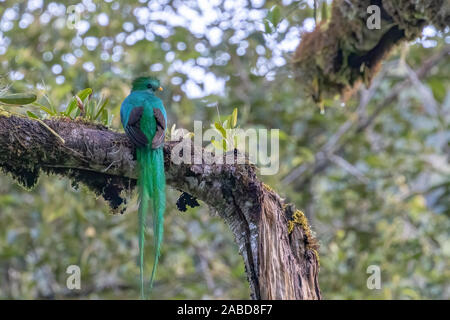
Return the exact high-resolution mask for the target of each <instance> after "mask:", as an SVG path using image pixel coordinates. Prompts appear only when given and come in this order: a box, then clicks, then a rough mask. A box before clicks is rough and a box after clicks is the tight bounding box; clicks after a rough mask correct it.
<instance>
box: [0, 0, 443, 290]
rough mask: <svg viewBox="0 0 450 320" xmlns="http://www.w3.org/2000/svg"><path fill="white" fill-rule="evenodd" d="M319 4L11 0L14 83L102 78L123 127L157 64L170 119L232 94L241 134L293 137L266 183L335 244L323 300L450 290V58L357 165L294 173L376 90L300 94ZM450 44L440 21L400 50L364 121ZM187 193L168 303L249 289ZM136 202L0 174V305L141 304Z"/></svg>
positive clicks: (42, 96)
mask: <svg viewBox="0 0 450 320" xmlns="http://www.w3.org/2000/svg"><path fill="white" fill-rule="evenodd" d="M72 5H74V7H73V6H72ZM274 5H277V7H275V8H274V7H273V6H274ZM312 7H313V4H312V1H291V0H283V1H264V0H259V1H245V0H241V1H231V0H226V1H222V0H214V1H206V0H205V1H180V0H175V1H168V0H152V1H145V0H144V1H127V2H126V3H125V2H119V1H113V0H108V1H87V0H84V1H81V2H75V1H64V2H51V1H43V0H29V1H9V0H8V1H0V75H1V79H0V81H1V84H0V85H1V86H2V88H3V89H4V90H3V91H4V92H9V93H15V92H32V93H35V94H36V95H37V96H38V102H39V103H42V104H44V105H48V104H49V103H51V104H53V105H54V106H55V107H56V108H61V109H63V108H65V106H67V104H68V103H69V102H70V101H71V99H72V97H73V95H74V94H76V93H77V92H79V91H80V90H82V89H84V88H92V89H93V92H94V97H95V99H97V100H99V99H101V98H103V99H109V103H108V105H107V108H108V110H109V112H110V113H111V114H112V115H113V116H114V117H113V118H112V126H113V127H114V128H117V129H119V128H120V125H119V108H120V103H121V101H122V100H123V99H124V97H125V96H126V95H127V94H128V93H129V90H130V81H131V79H132V78H133V77H135V76H138V75H142V74H148V73H151V74H154V75H156V76H158V77H159V78H160V79H161V82H162V84H163V85H164V88H165V90H164V92H163V94H162V98H163V100H164V103H165V105H166V109H167V110H168V117H169V126H171V125H172V124H176V125H177V128H186V129H188V130H190V131H192V129H193V121H194V120H203V121H207V123H208V124H209V123H212V122H213V121H216V120H217V111H216V106H217V105H218V108H219V110H220V111H221V112H222V113H223V114H231V112H232V111H233V109H234V108H238V110H239V120H238V123H239V126H240V127H241V128H244V129H245V128H268V129H271V128H279V129H280V130H281V134H280V157H279V158H280V171H279V173H278V174H277V175H274V176H263V177H261V178H262V179H263V180H264V181H265V182H266V183H268V184H269V185H270V186H272V187H273V188H274V189H275V190H277V191H278V192H279V193H280V195H281V196H283V197H286V198H287V199H288V200H289V201H291V202H293V203H295V204H296V205H297V207H299V208H301V209H303V210H304V211H305V212H306V214H307V216H308V217H309V220H310V223H311V225H312V228H313V230H315V232H316V234H317V237H318V239H319V241H320V245H321V247H320V250H319V253H320V262H321V269H320V275H319V279H320V286H321V290H322V293H323V296H324V298H326V299H339V298H342V299H393V298H394V299H435V298H442V299H448V298H450V289H449V279H450V268H449V258H450V242H449V240H448V235H449V230H450V222H449V213H450V206H449V198H450V197H449V194H450V179H449V178H450V166H449V161H448V160H449V151H450V149H449V144H448V141H449V137H450V131H449V126H448V124H449V122H450V93H449V77H448V75H449V74H450V70H449V69H450V64H449V63H448V62H449V61H448V58H447V60H443V61H442V62H441V63H440V64H439V66H437V67H434V68H433V69H432V70H431V72H430V74H429V75H428V76H427V77H426V78H425V79H423V80H422V81H419V82H415V83H414V82H413V84H409V85H408V86H406V87H405V88H403V90H401V91H400V92H399V93H398V95H396V97H395V99H393V101H391V102H389V105H388V106H387V108H385V109H384V110H383V111H382V112H381V113H380V114H379V115H378V116H377V117H376V119H374V121H373V122H372V124H371V125H370V126H369V127H368V128H367V129H365V130H363V131H361V132H359V133H357V134H352V135H350V136H349V137H347V138H348V141H349V142H348V143H346V144H345V145H344V146H343V147H342V148H341V150H340V152H339V158H340V159H341V160H343V161H344V162H342V161H341V160H336V159H335V161H332V162H331V163H329V164H328V165H327V166H326V168H324V169H323V170H321V171H320V172H317V173H316V174H314V175H313V176H312V178H310V179H306V180H305V179H300V178H299V179H293V180H292V181H290V182H289V183H287V182H286V180H285V179H284V178H285V177H286V176H289V174H292V172H293V170H294V169H295V168H297V167H298V166H300V165H305V164H314V161H316V160H317V159H316V158H315V157H314V155H315V154H316V153H317V152H318V151H319V150H320V149H321V147H322V146H323V145H324V144H325V143H327V142H328V141H329V139H330V138H331V137H333V136H334V135H335V134H336V132H337V131H338V130H339V128H341V126H342V125H343V124H344V123H345V122H346V121H348V119H352V117H354V116H355V109H356V107H357V106H358V104H359V103H360V100H361V97H362V96H363V94H364V92H367V90H366V89H364V88H362V89H361V90H360V91H359V92H358V93H356V94H355V95H354V97H353V98H352V99H350V100H349V101H347V102H346V103H345V105H344V104H342V103H341V102H339V101H327V102H326V103H325V106H326V109H325V113H324V114H321V113H320V112H319V109H318V108H317V106H315V105H314V104H313V103H312V102H311V101H310V100H309V99H307V97H305V96H304V95H302V94H301V91H300V90H299V83H298V82H295V81H294V80H293V76H292V70H291V66H290V65H289V57H290V55H291V53H292V52H293V50H294V49H295V47H296V45H297V44H298V42H299V41H300V38H301V32H304V31H310V30H312V28H313V27H314V18H313V17H314V12H313V9H312ZM325 10H326V9H325ZM321 12H322V15H325V14H324V13H323V12H325V11H324V10H323V8H322V10H321ZM448 43H450V36H449V35H448V30H447V32H444V33H443V32H437V31H436V30H435V29H434V28H433V27H431V26H428V27H426V28H425V29H424V32H423V36H422V38H421V39H418V40H417V41H415V42H413V43H409V44H405V45H403V46H400V47H399V48H398V49H396V51H395V52H393V54H392V55H391V56H390V58H389V60H387V61H386V62H385V63H384V66H383V68H382V69H383V70H382V72H381V74H380V76H379V81H378V84H377V86H376V88H375V91H374V94H373V96H372V97H371V99H370V101H369V102H368V104H367V109H366V111H365V112H366V114H363V116H366V117H367V116H368V115H370V114H371V112H372V111H373V110H374V108H375V107H376V106H377V105H379V104H383V103H385V101H386V97H387V96H388V95H389V94H390V93H391V91H392V88H393V87H394V86H395V84H397V83H399V82H402V81H404V80H405V79H407V78H408V76H409V75H410V73H408V72H409V71H408V70H410V68H411V69H417V68H419V67H420V66H421V65H422V64H423V63H424V61H425V60H426V59H427V58H428V57H430V56H431V55H433V54H434V53H436V52H439V51H440V50H441V49H442V47H443V46H444V45H446V44H447V45H448ZM386 103H388V102H386ZM342 106H343V107H342ZM28 110H31V111H33V112H34V113H37V114H39V113H40V112H41V111H40V110H39V108H36V107H33V106H30V107H29V108H28ZM14 111H15V112H25V110H24V109H23V108H16V109H14ZM179 194H180V192H178V191H177V190H171V189H170V190H169V191H168V208H167V213H166V217H167V218H166V224H165V230H166V232H165V242H164V245H163V249H162V257H161V260H160V267H159V271H158V275H157V280H156V282H155V286H154V290H153V293H152V296H151V297H152V298H161V299H178V298H187V299H192V298H204V299H209V298H225V299H228V298H235V299H239V298H244V299H246V298H248V297H249V289H248V284H247V282H246V278H245V273H244V267H243V263H242V260H241V257H240V256H239V255H238V248H237V247H236V245H235V244H234V241H233V237H232V234H231V232H230V231H229V230H228V229H227V227H226V226H225V225H224V223H223V222H222V221H221V220H220V219H219V218H217V217H214V216H212V215H211V213H210V212H209V210H208V208H207V207H205V206H201V207H200V208H195V209H189V210H188V212H186V213H180V212H178V211H177V210H176V208H175V206H174V203H175V202H176V199H177V197H178V196H179ZM136 210H137V206H136V197H135V196H133V197H132V198H131V199H130V204H129V207H128V210H127V212H126V213H125V214H124V215H112V214H110V212H109V211H108V207H107V206H106V204H105V202H104V201H103V200H101V199H96V198H95V197H94V195H93V194H92V193H90V192H88V191H87V190H85V189H84V188H83V187H81V188H74V187H73V186H72V185H71V183H70V181H68V180H66V179H60V178H58V177H41V179H40V182H39V184H38V186H37V187H36V188H35V189H34V190H32V191H26V190H23V189H22V188H21V187H19V186H17V185H16V184H15V183H14V181H12V179H11V178H10V177H9V176H5V175H0V298H3V299H6V298H15V299H23V298H25V299H33V298H61V299H72V298H84V299H86V298H92V299H96V298H101V299H104V298H119V299H129V298H137V297H138V272H139V270H138V267H137V253H138V245H137V215H136ZM149 236H151V235H149ZM71 264H76V265H79V266H80V268H81V290H74V291H70V290H68V289H66V279H67V277H68V275H67V274H66V268H67V266H69V265H71ZM369 265H379V266H380V268H381V278H382V280H381V285H382V287H381V289H380V290H369V289H368V288H367V286H366V281H367V277H368V276H369V274H367V273H366V269H367V267H368V266H369ZM148 267H149V268H150V267H151V264H149V265H148Z"/></svg>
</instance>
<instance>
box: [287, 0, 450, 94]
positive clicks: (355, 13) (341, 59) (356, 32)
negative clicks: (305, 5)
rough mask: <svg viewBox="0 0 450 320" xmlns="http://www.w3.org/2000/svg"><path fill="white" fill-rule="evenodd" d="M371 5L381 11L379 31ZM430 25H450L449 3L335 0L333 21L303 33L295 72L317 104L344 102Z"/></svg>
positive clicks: (442, 1)
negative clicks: (400, 46) (398, 47)
mask: <svg viewBox="0 0 450 320" xmlns="http://www.w3.org/2000/svg"><path fill="white" fill-rule="evenodd" d="M371 5H376V6H377V7H378V8H379V9H380V11H379V12H380V25H379V27H380V28H379V29H376V28H374V29H372V28H369V27H368V26H367V21H368V19H369V17H370V16H371V15H372V14H373V12H372V11H369V12H368V10H367V8H368V7H369V6H371ZM426 25H434V26H435V27H436V28H437V29H438V30H444V29H445V28H446V27H448V26H449V25H450V4H449V2H448V1H445V0H436V1H426V0H415V1H411V0H335V1H333V4H332V14H331V18H330V20H328V21H322V22H320V23H319V24H318V25H317V27H316V28H315V30H314V31H312V32H310V33H305V34H304V35H302V39H301V42H300V44H299V46H298V47H297V50H296V52H295V54H294V57H293V63H294V67H295V72H296V76H297V78H298V79H299V81H300V82H301V83H302V85H304V86H305V88H304V89H305V91H306V92H307V93H308V94H309V95H310V96H312V98H313V99H314V100H315V101H316V102H319V101H321V100H322V98H324V97H327V98H332V97H334V96H336V95H337V94H342V95H343V98H344V100H345V99H347V98H348V97H349V96H350V95H351V94H352V92H353V91H354V90H355V89H356V88H357V87H358V85H359V84H360V83H362V82H364V83H365V84H366V85H367V86H368V84H369V83H370V81H371V80H372V78H373V76H374V75H375V74H376V73H377V71H378V69H379V66H380V63H381V61H382V60H383V59H384V58H385V57H386V56H387V55H388V54H389V52H391V50H392V48H394V47H395V46H396V45H397V44H399V43H401V42H402V41H407V40H413V39H415V38H417V37H418V36H420V34H421V32H422V28H423V27H424V26H426Z"/></svg>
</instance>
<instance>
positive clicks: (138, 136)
mask: <svg viewBox="0 0 450 320" xmlns="http://www.w3.org/2000/svg"><path fill="white" fill-rule="evenodd" d="M157 90H161V87H160V86H159V81H158V80H157V79H155V78H151V77H142V78H137V79H135V80H134V81H133V87H132V90H131V93H130V95H129V96H128V97H127V98H125V100H124V101H123V103H122V106H121V109H120V117H121V121H122V125H123V127H124V129H125V132H126V133H127V135H128V137H129V138H130V140H131V141H132V142H133V143H134V145H135V146H136V158H137V163H138V167H139V177H138V188H139V201H140V202H139V256H140V257H139V260H140V284H141V297H142V298H144V297H145V281H144V261H145V260H144V243H145V229H146V220H147V212H148V209H149V204H150V203H151V205H152V213H153V236H154V250H155V253H154V257H155V261H154V264H153V269H152V274H151V277H150V288H151V287H152V284H153V280H154V278H155V275H156V267H157V264H158V259H159V254H160V250H161V243H162V239H163V229H164V211H165V204H166V196H165V189H166V180H165V175H164V155H163V148H162V146H163V143H164V132H165V129H166V127H167V116H166V111H165V109H164V105H163V103H162V101H161V99H159V98H158V97H157V96H156V95H155V92H156V91H157Z"/></svg>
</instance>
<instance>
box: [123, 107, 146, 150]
mask: <svg viewBox="0 0 450 320" xmlns="http://www.w3.org/2000/svg"><path fill="white" fill-rule="evenodd" d="M143 112H144V107H135V108H133V110H131V112H130V116H129V118H128V123H127V126H126V127H125V133H126V134H127V136H128V138H130V140H131V142H133V144H134V145H135V146H136V147H145V146H146V145H148V139H147V136H146V135H145V134H144V133H143V132H142V130H141V127H140V125H141V117H142V113H143Z"/></svg>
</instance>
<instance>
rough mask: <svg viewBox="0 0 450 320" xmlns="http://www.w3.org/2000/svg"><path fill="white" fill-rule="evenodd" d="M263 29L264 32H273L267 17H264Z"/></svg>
mask: <svg viewBox="0 0 450 320" xmlns="http://www.w3.org/2000/svg"><path fill="white" fill-rule="evenodd" d="M264 31H265V33H269V34H270V33H273V28H272V26H271V22H270V21H269V20H268V19H264Z"/></svg>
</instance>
